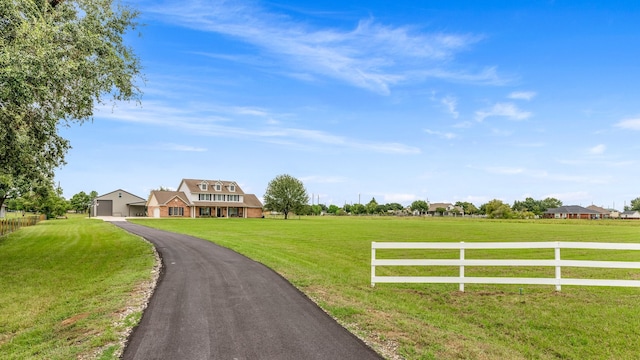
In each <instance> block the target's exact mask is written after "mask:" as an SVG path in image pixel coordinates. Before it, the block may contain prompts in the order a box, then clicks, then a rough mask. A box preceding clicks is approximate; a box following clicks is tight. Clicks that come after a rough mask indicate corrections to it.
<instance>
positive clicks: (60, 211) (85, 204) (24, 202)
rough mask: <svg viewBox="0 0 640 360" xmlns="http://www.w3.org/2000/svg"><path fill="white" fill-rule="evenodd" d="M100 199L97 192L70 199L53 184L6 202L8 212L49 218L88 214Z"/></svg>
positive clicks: (78, 195)
mask: <svg viewBox="0 0 640 360" xmlns="http://www.w3.org/2000/svg"><path fill="white" fill-rule="evenodd" d="M97 197H98V192H97V191H95V190H94V191H91V192H89V193H88V194H87V193H85V192H84V191H80V192H79V193H77V194H75V195H73V196H72V197H71V198H70V199H68V200H67V199H65V198H64V196H62V188H60V186H57V187H55V186H53V185H51V184H49V185H48V186H47V185H44V186H42V185H41V186H35V187H33V188H31V189H30V190H29V191H25V192H23V193H22V194H21V195H20V196H18V197H15V198H10V199H7V200H6V205H7V210H9V211H21V212H23V213H26V212H30V213H34V214H44V215H46V216H47V218H49V219H51V218H56V217H59V216H64V215H65V214H66V213H67V212H69V211H74V212H76V213H79V214H82V213H87V212H88V211H89V208H90V207H91V204H92V203H93V201H94V200H95V198H97Z"/></svg>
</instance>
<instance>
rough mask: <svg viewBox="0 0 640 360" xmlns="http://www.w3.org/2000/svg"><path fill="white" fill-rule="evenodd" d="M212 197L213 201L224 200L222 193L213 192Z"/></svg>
mask: <svg viewBox="0 0 640 360" xmlns="http://www.w3.org/2000/svg"><path fill="white" fill-rule="evenodd" d="M213 197H214V200H215V201H224V195H222V194H215V195H213Z"/></svg>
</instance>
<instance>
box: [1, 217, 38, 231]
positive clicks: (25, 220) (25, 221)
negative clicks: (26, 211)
mask: <svg viewBox="0 0 640 360" xmlns="http://www.w3.org/2000/svg"><path fill="white" fill-rule="evenodd" d="M41 220H44V215H33V216H23V217H16V218H12V219H0V236H2V235H5V234H8V233H10V232H14V231H16V230H18V229H20V228H21V227H25V226H33V225H35V224H37V223H38V222H40V221H41Z"/></svg>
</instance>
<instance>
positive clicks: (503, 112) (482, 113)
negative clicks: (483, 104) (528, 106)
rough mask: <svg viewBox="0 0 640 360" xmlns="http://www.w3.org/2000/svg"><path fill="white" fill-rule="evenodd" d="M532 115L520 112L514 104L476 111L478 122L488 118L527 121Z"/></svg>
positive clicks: (503, 104) (499, 104) (501, 104)
mask: <svg viewBox="0 0 640 360" xmlns="http://www.w3.org/2000/svg"><path fill="white" fill-rule="evenodd" d="M531 115H532V113H531V112H529V111H524V110H520V109H519V108H518V106H517V105H516V104H514V103H497V104H495V105H493V107H491V108H489V109H485V110H478V111H476V120H477V121H484V119H486V118H488V117H505V118H507V119H509V120H516V121H519V120H525V119H528V118H530V117H531Z"/></svg>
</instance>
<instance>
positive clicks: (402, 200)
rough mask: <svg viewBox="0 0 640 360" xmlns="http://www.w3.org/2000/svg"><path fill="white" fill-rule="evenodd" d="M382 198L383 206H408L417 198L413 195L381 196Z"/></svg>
mask: <svg viewBox="0 0 640 360" xmlns="http://www.w3.org/2000/svg"><path fill="white" fill-rule="evenodd" d="M382 198H383V202H384V203H385V204H388V203H399V204H408V203H411V202H413V201H415V200H417V199H418V197H417V196H416V195H414V194H383V195H382Z"/></svg>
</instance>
